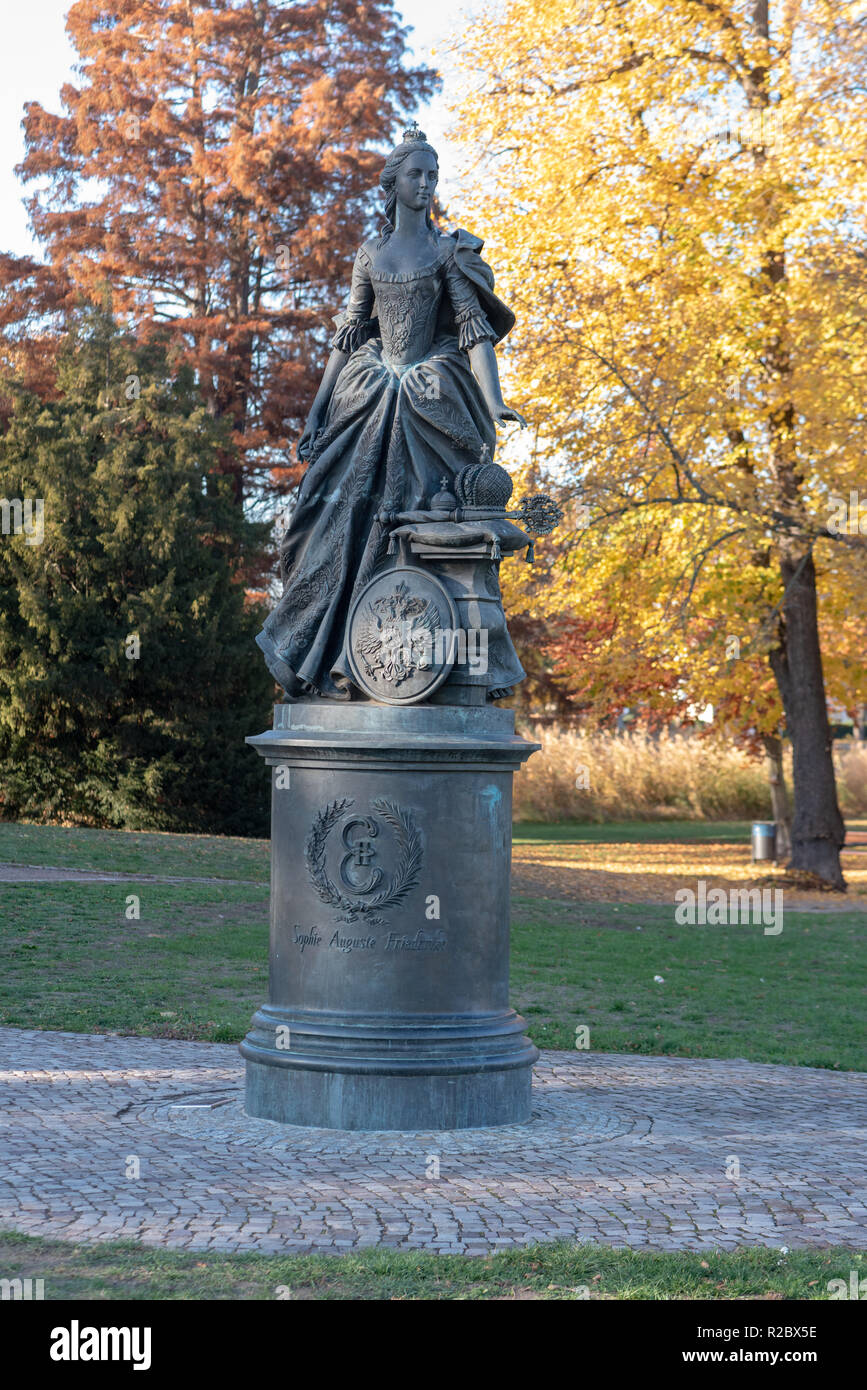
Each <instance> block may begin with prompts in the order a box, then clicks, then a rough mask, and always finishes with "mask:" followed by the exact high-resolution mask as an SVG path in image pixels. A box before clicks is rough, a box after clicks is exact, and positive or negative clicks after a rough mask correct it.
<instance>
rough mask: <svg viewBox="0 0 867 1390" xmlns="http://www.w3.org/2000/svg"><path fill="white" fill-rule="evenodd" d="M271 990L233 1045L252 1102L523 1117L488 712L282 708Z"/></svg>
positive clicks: (445, 1116)
mask: <svg viewBox="0 0 867 1390" xmlns="http://www.w3.org/2000/svg"><path fill="white" fill-rule="evenodd" d="M275 725H276V727H275V728H274V730H273V731H269V732H268V733H267V734H262V735H259V736H258V737H257V738H255V739H250V740H249V742H251V743H253V744H254V746H255V747H256V748H257V749H258V751H259V752H260V753H262V754H263V756H264V757H265V758H266V759H267V761H268V762H269V763H270V764H271V765H272V767H273V768H274V781H273V797H272V878H271V990H270V1001H269V1003H268V1004H266V1005H264V1006H263V1007H262V1008H261V1009H260V1010H259V1012H258V1013H257V1014H256V1015H255V1017H254V1019H253V1022H252V1025H251V1028H250V1031H249V1033H248V1034H247V1037H246V1038H245V1039H244V1042H243V1043H242V1044H241V1053H242V1055H243V1057H244V1058H245V1060H246V1064H247V1091H246V1108H247V1112H248V1114H250V1115H254V1116H256V1117H258V1118H262V1119H270V1120H277V1121H279V1122H280V1123H283V1124H293V1125H306V1126H316V1127H321V1128H327V1129H347V1130H350V1129H353V1130H354V1129H367V1130H389V1129H390V1130H442V1129H467V1128H475V1127H483V1126H489V1125H506V1124H515V1123H519V1122H521V1121H524V1120H527V1119H528V1118H529V1115H530V1081H531V1072H530V1069H531V1066H532V1063H533V1062H534V1061H535V1060H536V1058H537V1056H538V1053H537V1051H536V1048H535V1047H534V1046H533V1045H532V1043H530V1042H529V1040H528V1039H527V1038H526V1037H525V1035H524V1029H525V1024H524V1021H523V1019H521V1018H519V1017H518V1015H517V1014H516V1013H515V1012H514V1010H513V1009H511V1008H510V1007H509V1002H508V949H509V870H510V858H511V781H512V774H513V772H514V769H515V768H516V767H518V766H520V763H521V762H523V761H524V759H525V758H526V757H528V756H529V754H530V753H531V752H533V750H534V747H535V746H536V745H533V744H528V743H526V742H525V741H524V740H523V739H520V738H518V737H517V736H516V735H515V733H514V716H513V715H512V714H511V712H509V711H505V710H498V709H493V708H460V707H454V706H449V707H446V706H436V707H434V706H429V705H416V706H409V707H405V708H394V707H390V706H384V705H374V704H353V705H349V706H345V705H344V706H335V705H331V704H328V703H327V702H323V701H315V702H314V701H310V702H299V703H297V704H292V705H288V704H287V705H280V706H278V707H277V709H276V711H275Z"/></svg>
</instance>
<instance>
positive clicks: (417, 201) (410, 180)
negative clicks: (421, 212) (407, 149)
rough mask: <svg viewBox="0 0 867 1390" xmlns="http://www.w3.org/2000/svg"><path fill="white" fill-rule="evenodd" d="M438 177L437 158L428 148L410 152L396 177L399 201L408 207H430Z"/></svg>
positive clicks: (396, 190)
mask: <svg viewBox="0 0 867 1390" xmlns="http://www.w3.org/2000/svg"><path fill="white" fill-rule="evenodd" d="M438 177H439V169H438V168H437V162H436V159H435V157H434V156H433V155H432V154H430V153H429V151H428V150H419V151H418V153H417V154H416V153H413V154H408V155H407V157H406V159H405V160H404V161H403V163H402V164H401V166H400V168H399V169H398V171H397V177H396V179H395V193H396V194H397V201H398V202H399V203H403V205H404V207H408V208H416V209H419V208H427V207H430V205H431V202H432V200H433V195H434V190H435V188H436V186H437V179H438Z"/></svg>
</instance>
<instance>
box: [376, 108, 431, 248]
mask: <svg viewBox="0 0 867 1390" xmlns="http://www.w3.org/2000/svg"><path fill="white" fill-rule="evenodd" d="M438 175H439V161H438V159H437V152H436V150H435V149H434V147H433V145H429V144H428V142H427V137H426V135H425V133H424V131H423V130H419V128H418V126H417V124H416V123H415V121H413V123H412V125H411V126H410V128H409V130H405V131H404V132H403V139H402V141H401V142H400V144H399V145H396V146H395V148H394V149H393V150H392V152H391V154H390V155H389V156H388V159H387V160H386V161H385V167H384V168H383V171H382V174H381V175H380V179H379V186H380V188H381V189H382V190H383V192H384V193H385V226H384V227H383V234H384V235H388V233H389V232H392V231H393V230H394V227H395V221H396V213H397V205H398V203H403V204H404V205H405V206H406V207H410V208H417V209H421V208H426V209H427V211H426V220H427V224H428V226H429V227H430V226H431V225H432V223H431V212H430V210H431V204H432V202H433V196H434V192H435V190H436V183H437V177H438Z"/></svg>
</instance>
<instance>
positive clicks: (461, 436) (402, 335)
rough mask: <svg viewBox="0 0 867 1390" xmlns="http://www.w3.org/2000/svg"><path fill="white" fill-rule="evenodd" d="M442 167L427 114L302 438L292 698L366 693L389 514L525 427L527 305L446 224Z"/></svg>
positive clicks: (397, 161) (280, 644) (284, 621)
mask: <svg viewBox="0 0 867 1390" xmlns="http://www.w3.org/2000/svg"><path fill="white" fill-rule="evenodd" d="M438 172H439V171H438V162H437V155H436V151H435V150H434V149H433V148H432V147H431V146H430V145H429V144H428V143H427V140H426V138H425V135H424V133H423V132H422V131H420V130H419V129H418V127H417V126H413V127H412V128H411V129H410V130H408V131H406V132H405V133H404V138H403V141H402V143H401V144H399V145H398V146H397V148H396V149H394V150H393V151H392V153H391V154H390V156H389V158H388V160H387V161H386V164H385V167H384V169H383V172H382V176H381V178H380V186H381V187H382V189H383V190H384V192H385V195H386V222H385V226H384V227H383V229H382V232H381V234H380V236H379V237H378V238H372V239H371V240H369V241H366V242H365V243H364V245H363V246H362V247H361V248H360V249H359V251H358V254H357V256H356V258H355V266H354V269H353V272H352V289H351V292H350V296H349V303H348V305H347V308H346V311H345V312H344V313H343V314H342V315H341V316H340V317H339V319H338V321H337V322H338V328H337V333H336V334H335V337H334V339H333V341H332V352H331V356H330V358H329V361H328V365H327V367H326V369H325V374H324V376H323V378H322V383H321V385H320V387H319V390H318V392H317V395H316V399H315V400H314V402H313V406H312V409H311V411H310V415H309V418H308V420H307V424H306V427H305V430H304V433H303V435H302V438H301V441H300V443H299V446H298V453H299V456H300V457H301V458H302V459H304V460H306V461H307V462H308V465H309V466H308V469H307V472H306V474H305V476H304V479H303V481H302V484H301V488H300V492H299V497H298V502H297V505H296V507H295V510H294V512H293V514H292V518H291V521H290V524H289V526H288V528H287V531H286V533H285V536H284V540H283V545H282V549H281V557H280V559H281V568H282V574H283V579H284V586H285V587H284V594H283V597H282V599H281V601H280V603H279V604H278V606H277V607H276V609H275V610H274V612H273V613H272V614H271V616H270V617H269V618H268V620H267V621H266V623H265V625H264V627H263V629H262V631H261V633H260V634H259V636H258V638H257V641H258V643H259V645H260V647H261V648H262V650H263V652H264V653H265V659H266V661H267V663H268V667H269V669H270V671H271V672H272V673H273V675H274V676H275V677H276V679H277V680H278V681H279V683H280V684H281V685H282V686H283V688H284V689H285V691H286V693H287V695H288V696H289V697H290V698H298V697H304V696H308V697H309V696H317V695H318V696H324V697H327V698H331V699H344V700H346V699H351V698H352V697H353V693H356V694H357V691H355V690H354V686H353V681H352V675H351V668H350V664H349V661H348V656H347V651H346V622H347V615H348V613H349V611H350V608H351V606H352V603H353V600H354V598H355V596H356V595H357V594H359V593H360V591H361V590H362V589H363V588H364V586H365V585H366V584H367V583H368V582H369V580H370V579H371V577H372V576H373V574H374V573H375V572H376V571H378V570H379V569H381V568H382V567H383V566H385V565H387V564H388V563H389V560H388V552H389V546H388V540H389V536H388V531H387V528H386V527H385V526H384V524H383V521H382V519H381V518H382V516H383V515H386V514H389V513H391V514H397V513H400V512H413V511H415V510H417V509H419V508H422V507H424V506H425V504H426V503H427V502H428V501H429V499H430V498H431V497H432V496H433V495H434V494H436V493H438V492H439V491H440V490H441V488H442V487H443V485H444V480H445V485H446V487H448V486H450V485H451V484H452V482H453V481H454V479H455V478H456V477H457V475H458V474H460V473H461V471H462V470H464V469H466V468H467V467H468V465H471V464H474V463H476V462H477V461H478V460H479V458H480V457H481V458H485V457H490V458H492V457H493V453H494V448H495V445H496V431H495V425H497V424H501V423H503V422H504V421H507V420H515V421H517V422H518V423H519V424H521V425H523V424H524V423H525V421H524V420H523V418H522V417H521V416H520V415H519V414H518V412H517V411H516V410H513V409H511V407H509V406H507V405H506V403H505V402H504V400H503V397H502V393H501V390H500V381H499V374H498V372H497V362H496V357H495V355H494V345H495V344H496V343H498V342H500V340H501V339H502V338H504V337H505V335H506V334H507V333H508V332H509V330H510V329H511V328H512V327H513V325H514V322H515V319H514V315H513V314H512V313H511V311H510V310H509V309H507V308H506V306H505V305H504V304H503V303H502V302H501V301H500V300H499V299H498V298H497V297H496V295H495V294H494V292H493V283H494V277H493V274H492V272H491V270H490V268H489V267H488V266H487V265H486V264H485V262H484V261H483V260H482V258H481V256H480V255H479V252H480V250H481V248H482V245H483V243H482V242H481V241H480V240H479V239H478V238H477V237H474V236H471V235H470V233H469V232H466V231H463V230H458V231H456V232H453V233H452V234H451V235H448V236H446V235H443V234H441V233H440V232H438V231H437V230H436V229H435V227H434V226H433V223H432V220H431V203H432V200H433V196H434V190H435V188H436V183H437V176H438ZM486 448H487V453H485V449H486ZM500 693H503V692H500Z"/></svg>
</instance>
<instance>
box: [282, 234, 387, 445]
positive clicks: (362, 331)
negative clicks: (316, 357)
mask: <svg viewBox="0 0 867 1390" xmlns="http://www.w3.org/2000/svg"><path fill="white" fill-rule="evenodd" d="M373 299H374V294H373V285H372V284H371V280H370V257H369V255H368V253H367V251H366V250H365V248H364V247H363V246H362V247H361V248H360V249H359V251H358V254H357V256H356V257H355V265H354V266H353V268H352V288H351V289H350V291H349V302H348V304H347V306H346V311H345V313H344V314H343V315H342V316H341V318H342V322H341V323H340V326H339V328H338V330H337V332H336V333H335V335H334V338H333V339H332V342H331V356H330V357H329V359H328V365H327V366H326V368H325V372H324V374H323V377H322V380H321V382H320V383H319V390H318V391H317V392H316V398H315V400H314V402H313V405H312V406H311V407H310V414H309V415H308V417H307V423H306V424H305V426H304V433H303V434H302V436H301V438H300V440H299V441H298V457H299V458H301V459H305V460H306V459H308V458H309V456H310V453H311V449H312V445H313V440H314V438H315V436H316V432H317V430H320V429H322V426H323V425H324V423H325V416H326V414H327V412H328V405H329V402H330V400H331V395H332V392H333V390H334V386H335V383H336V381H337V378H338V377H339V375H340V373H341V371H342V369H343V367H344V365H345V364H346V363H347V362H348V361H349V358H350V357H351V356H352V354H353V352H354V351H355V350H356V348H358V347H360V346H361V345H362V343H363V342H365V341H366V338H367V333H368V327H369V322H370V315H371V311H372V309H373Z"/></svg>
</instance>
